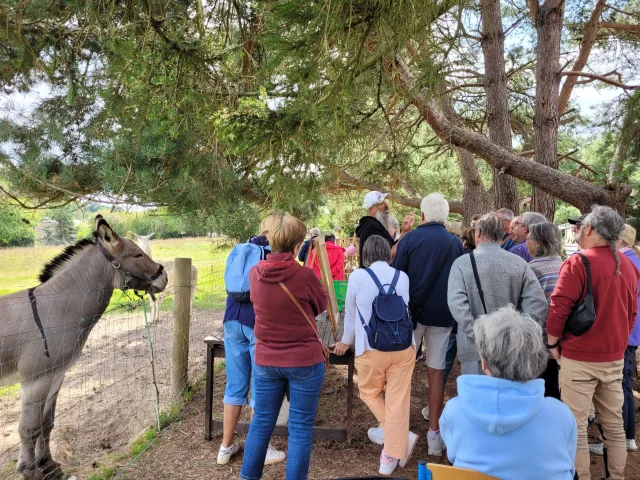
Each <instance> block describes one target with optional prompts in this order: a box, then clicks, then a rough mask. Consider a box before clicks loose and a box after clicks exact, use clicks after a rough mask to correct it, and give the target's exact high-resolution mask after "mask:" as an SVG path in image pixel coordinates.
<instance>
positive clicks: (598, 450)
mask: <svg viewBox="0 0 640 480" xmlns="http://www.w3.org/2000/svg"><path fill="white" fill-rule="evenodd" d="M589 451H590V452H591V453H593V454H595V455H604V443H592V444H591V445H589Z"/></svg>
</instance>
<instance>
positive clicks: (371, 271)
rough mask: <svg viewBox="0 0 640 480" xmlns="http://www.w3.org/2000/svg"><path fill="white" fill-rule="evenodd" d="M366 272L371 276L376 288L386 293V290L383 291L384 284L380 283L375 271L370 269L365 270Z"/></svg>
mask: <svg viewBox="0 0 640 480" xmlns="http://www.w3.org/2000/svg"><path fill="white" fill-rule="evenodd" d="M364 270H365V272H367V273H368V274H369V276H371V278H372V279H373V281H374V282H375V284H376V287H378V291H379V292H382V293H384V290H383V289H382V284H381V283H380V280H378V277H376V274H375V273H373V270H371V269H370V268H368V267H367V268H365V269H364Z"/></svg>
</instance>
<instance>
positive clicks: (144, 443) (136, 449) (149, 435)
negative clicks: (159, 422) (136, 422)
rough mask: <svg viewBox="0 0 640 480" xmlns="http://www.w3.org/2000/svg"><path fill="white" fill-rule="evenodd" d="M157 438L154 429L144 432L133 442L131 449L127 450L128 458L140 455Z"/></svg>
mask: <svg viewBox="0 0 640 480" xmlns="http://www.w3.org/2000/svg"><path fill="white" fill-rule="evenodd" d="M157 436H158V430H157V429H155V428H153V429H151V430H147V431H146V432H144V433H143V434H142V435H140V437H138V439H137V440H136V441H135V442H133V444H131V447H130V448H129V456H130V457H135V456H137V455H140V454H141V453H142V452H144V450H145V448H147V447H148V446H149V444H150V443H151V442H153V441H154V440H155V438H156V437H157Z"/></svg>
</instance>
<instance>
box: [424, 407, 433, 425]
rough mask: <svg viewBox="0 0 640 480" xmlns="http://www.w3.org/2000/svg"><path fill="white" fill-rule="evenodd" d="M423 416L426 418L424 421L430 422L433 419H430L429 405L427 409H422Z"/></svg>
mask: <svg viewBox="0 0 640 480" xmlns="http://www.w3.org/2000/svg"><path fill="white" fill-rule="evenodd" d="M422 416H423V417H424V419H425V420H426V421H427V422H428V421H430V420H431V419H430V418H429V405H427V406H426V407H424V408H423V409H422Z"/></svg>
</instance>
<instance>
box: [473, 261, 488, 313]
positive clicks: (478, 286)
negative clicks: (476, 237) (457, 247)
mask: <svg viewBox="0 0 640 480" xmlns="http://www.w3.org/2000/svg"><path fill="white" fill-rule="evenodd" d="M469 258H471V268H472V269H473V277H474V278H475V279H476V287H477V288H478V293H479V294H480V301H481V302H482V309H483V310H484V314H485V315H486V314H487V305H486V304H485V303H484V292H483V291H482V285H481V284H480V275H478V267H477V266H476V259H475V257H474V256H473V251H471V252H469Z"/></svg>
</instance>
